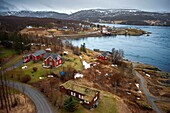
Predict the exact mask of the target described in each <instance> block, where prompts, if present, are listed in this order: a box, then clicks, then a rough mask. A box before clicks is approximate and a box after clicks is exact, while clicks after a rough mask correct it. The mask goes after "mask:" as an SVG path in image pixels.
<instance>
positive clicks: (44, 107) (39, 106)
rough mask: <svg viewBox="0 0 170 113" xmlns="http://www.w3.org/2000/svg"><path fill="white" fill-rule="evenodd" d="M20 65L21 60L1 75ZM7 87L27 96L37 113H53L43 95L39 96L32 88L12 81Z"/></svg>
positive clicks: (8, 82)
mask: <svg viewBox="0 0 170 113" xmlns="http://www.w3.org/2000/svg"><path fill="white" fill-rule="evenodd" d="M22 64H23V60H20V61H18V62H17V63H16V64H14V65H13V66H12V67H9V68H7V69H5V71H3V73H5V72H7V71H10V70H12V69H14V68H16V67H18V66H20V65H22ZM7 85H8V86H10V87H13V88H15V89H17V90H19V91H21V92H22V93H24V94H25V95H27V96H28V97H29V98H30V99H31V100H32V101H33V102H34V104H35V106H36V111H37V113H54V111H53V109H52V108H51V106H50V104H49V102H48V101H47V99H46V98H45V97H44V96H43V94H41V93H40V92H39V91H37V90H36V89H34V88H33V87H31V86H29V85H27V84H23V83H19V82H13V81H7Z"/></svg>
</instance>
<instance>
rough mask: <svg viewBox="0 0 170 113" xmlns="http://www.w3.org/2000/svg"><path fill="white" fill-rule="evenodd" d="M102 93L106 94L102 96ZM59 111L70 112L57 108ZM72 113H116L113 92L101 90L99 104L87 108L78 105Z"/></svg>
mask: <svg viewBox="0 0 170 113" xmlns="http://www.w3.org/2000/svg"><path fill="white" fill-rule="evenodd" d="M103 94H106V95H107V96H103ZM59 113H70V112H68V111H66V110H65V109H64V108H62V109H61V110H59ZM74 113H117V110H116V99H115V98H114V96H113V94H110V93H107V92H101V94H100V100H99V105H98V107H97V108H94V109H92V110H88V109H86V108H84V107H83V106H81V105H80V107H79V108H78V110H76V111H75V112H74Z"/></svg>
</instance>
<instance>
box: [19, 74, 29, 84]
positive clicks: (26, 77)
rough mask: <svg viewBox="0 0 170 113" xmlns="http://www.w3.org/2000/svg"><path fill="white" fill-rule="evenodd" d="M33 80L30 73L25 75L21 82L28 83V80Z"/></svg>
mask: <svg viewBox="0 0 170 113" xmlns="http://www.w3.org/2000/svg"><path fill="white" fill-rule="evenodd" d="M30 80H31V77H30V76H29V75H25V76H24V77H22V78H21V80H20V81H21V82H23V83H27V82H28V81H30Z"/></svg>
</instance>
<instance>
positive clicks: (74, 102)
mask: <svg viewBox="0 0 170 113" xmlns="http://www.w3.org/2000/svg"><path fill="white" fill-rule="evenodd" d="M78 107H79V101H78V99H77V98H75V97H70V98H68V99H67V100H65V102H64V108H65V109H66V110H67V111H70V112H74V111H75V110H77V109H78Z"/></svg>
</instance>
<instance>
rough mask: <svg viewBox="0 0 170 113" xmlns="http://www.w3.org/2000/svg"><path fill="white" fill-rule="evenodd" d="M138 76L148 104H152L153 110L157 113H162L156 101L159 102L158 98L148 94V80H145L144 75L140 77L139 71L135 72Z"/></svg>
mask: <svg viewBox="0 0 170 113" xmlns="http://www.w3.org/2000/svg"><path fill="white" fill-rule="evenodd" d="M135 73H136V76H137V77H138V78H139V79H140V85H141V88H142V91H143V93H144V94H145V96H146V98H147V100H148V102H149V103H150V104H151V106H152V108H153V109H154V110H155V111H156V112H157V113H161V110H160V109H159V108H158V107H157V106H156V104H155V101H157V100H159V99H158V98H156V97H153V96H151V94H150V93H149V92H148V90H147V88H146V87H145V84H146V80H145V79H144V78H143V76H142V75H140V74H139V73H138V72H137V71H135Z"/></svg>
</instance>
